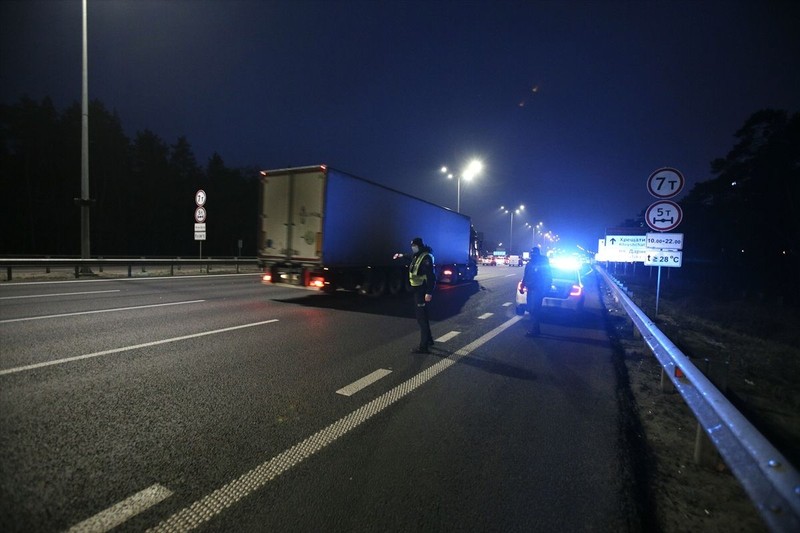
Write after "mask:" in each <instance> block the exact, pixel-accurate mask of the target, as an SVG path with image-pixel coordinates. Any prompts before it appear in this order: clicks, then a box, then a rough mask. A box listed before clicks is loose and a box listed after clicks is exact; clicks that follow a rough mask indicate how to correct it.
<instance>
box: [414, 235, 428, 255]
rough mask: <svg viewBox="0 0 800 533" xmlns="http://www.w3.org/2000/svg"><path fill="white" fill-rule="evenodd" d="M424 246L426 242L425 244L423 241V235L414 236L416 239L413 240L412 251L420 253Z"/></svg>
mask: <svg viewBox="0 0 800 533" xmlns="http://www.w3.org/2000/svg"><path fill="white" fill-rule="evenodd" d="M424 247H425V244H423V242H422V237H414V239H413V240H412V241H411V251H412V252H414V253H415V254H416V253H419V251H420V250H422V249H423V248H424Z"/></svg>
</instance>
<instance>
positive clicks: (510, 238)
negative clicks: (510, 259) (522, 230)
mask: <svg viewBox="0 0 800 533" xmlns="http://www.w3.org/2000/svg"><path fill="white" fill-rule="evenodd" d="M500 209H502V210H503V212H504V213H505V214H509V213H510V214H511V228H510V229H509V232H508V255H511V254H512V251H511V247H512V245H513V244H514V213H516V214H518V215H519V214H520V213H521V212H522V211H524V210H525V206H524V205H520V206H519V207H518V208H516V209H514V210H511V209H506V208H505V207H504V206H502V205H501V206H500Z"/></svg>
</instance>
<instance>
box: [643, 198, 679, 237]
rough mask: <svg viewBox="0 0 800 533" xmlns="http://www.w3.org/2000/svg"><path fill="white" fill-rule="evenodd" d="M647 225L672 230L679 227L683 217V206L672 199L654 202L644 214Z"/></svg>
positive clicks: (658, 229) (657, 228) (662, 229)
mask: <svg viewBox="0 0 800 533" xmlns="http://www.w3.org/2000/svg"><path fill="white" fill-rule="evenodd" d="M644 218H645V221H646V222H647V225H648V226H650V227H651V228H652V229H654V230H656V231H670V230H673V229H675V228H677V227H678V224H680V223H681V220H682V219H683V210H681V206H679V205H678V204H676V203H675V202H672V201H670V200H659V201H658V202H653V203H652V204H650V207H648V208H647V212H646V213H645V214H644Z"/></svg>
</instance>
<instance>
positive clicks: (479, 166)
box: [442, 160, 483, 213]
mask: <svg viewBox="0 0 800 533" xmlns="http://www.w3.org/2000/svg"><path fill="white" fill-rule="evenodd" d="M481 170H483V163H481V162H480V161H478V160H473V161H472V162H470V164H469V165H468V166H467V168H466V169H465V170H464V171H463V172H462V173H461V174H459V175H458V176H456V194H457V195H456V213H460V212H461V178H464V179H465V180H467V181H469V180H471V179H472V178H474V177H475V176H477V175H478V174H479V173H480V172H481ZM442 174H447V179H453V174H452V173H448V172H447V167H442Z"/></svg>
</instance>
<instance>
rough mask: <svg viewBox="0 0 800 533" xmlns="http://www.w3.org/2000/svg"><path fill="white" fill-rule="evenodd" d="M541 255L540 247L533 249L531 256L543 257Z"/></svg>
mask: <svg viewBox="0 0 800 533" xmlns="http://www.w3.org/2000/svg"><path fill="white" fill-rule="evenodd" d="M541 253H542V252H541V251H540V250H539V247H538V246H536V247H533V248H531V255H541Z"/></svg>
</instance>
